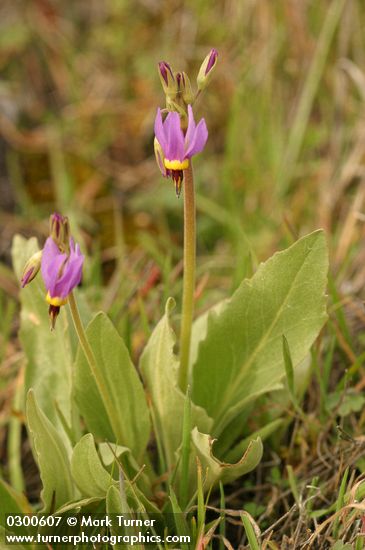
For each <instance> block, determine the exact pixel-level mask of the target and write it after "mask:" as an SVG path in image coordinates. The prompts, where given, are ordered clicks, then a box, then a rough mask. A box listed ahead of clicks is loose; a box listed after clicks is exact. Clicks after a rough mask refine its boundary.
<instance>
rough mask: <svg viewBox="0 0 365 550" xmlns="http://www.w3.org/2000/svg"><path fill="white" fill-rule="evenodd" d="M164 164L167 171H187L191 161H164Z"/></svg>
mask: <svg viewBox="0 0 365 550" xmlns="http://www.w3.org/2000/svg"><path fill="white" fill-rule="evenodd" d="M164 164H165V168H167V170H186V169H187V168H188V167H189V159H185V160H183V161H181V160H169V159H164Z"/></svg>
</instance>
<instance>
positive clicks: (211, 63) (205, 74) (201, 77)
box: [196, 48, 218, 91]
mask: <svg viewBox="0 0 365 550" xmlns="http://www.w3.org/2000/svg"><path fill="white" fill-rule="evenodd" d="M217 59H218V52H217V50H216V49H215V48H212V49H211V50H210V52H209V53H208V55H207V57H206V58H205V59H204V61H203V63H202V65H201V67H200V69H199V73H198V76H197V79H196V82H197V85H198V90H200V91H201V90H204V88H205V87H206V86H207V85H208V84H209V81H210V79H211V77H212V74H213V70H214V68H215V66H216V64H217Z"/></svg>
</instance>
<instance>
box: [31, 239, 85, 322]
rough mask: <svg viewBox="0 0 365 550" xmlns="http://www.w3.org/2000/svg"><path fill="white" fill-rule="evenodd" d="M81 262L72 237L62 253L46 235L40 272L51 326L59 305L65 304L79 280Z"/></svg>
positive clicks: (80, 256)
mask: <svg viewBox="0 0 365 550" xmlns="http://www.w3.org/2000/svg"><path fill="white" fill-rule="evenodd" d="M83 263H84V256H83V255H82V254H81V252H80V248H79V245H77V244H76V245H75V243H74V241H73V239H70V251H69V253H63V252H61V251H60V249H59V247H58V246H57V244H56V243H55V242H54V240H53V239H52V237H48V239H47V240H46V244H45V245H44V248H43V253H42V263H41V273H42V277H43V281H44V284H45V286H46V289H47V296H46V300H47V302H48V303H49V315H50V319H51V326H52V328H54V325H55V321H56V318H57V316H58V313H59V311H60V307H61V306H63V305H64V304H66V302H67V298H68V296H69V294H70V293H71V292H72V290H73V289H74V288H75V287H76V286H77V285H78V284H79V283H80V281H81V277H82V266H83Z"/></svg>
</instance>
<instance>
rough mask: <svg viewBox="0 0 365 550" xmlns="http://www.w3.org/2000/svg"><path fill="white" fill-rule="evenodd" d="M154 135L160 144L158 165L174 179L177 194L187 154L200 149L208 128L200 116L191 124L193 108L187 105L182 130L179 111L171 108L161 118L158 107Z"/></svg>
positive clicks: (196, 152) (202, 147)
mask: <svg viewBox="0 0 365 550" xmlns="http://www.w3.org/2000/svg"><path fill="white" fill-rule="evenodd" d="M155 136H156V139H157V141H158V143H159V145H160V146H161V150H162V153H163V158H161V154H160V153H161V151H159V154H158V155H157V153H156V157H157V160H158V165H159V168H160V170H161V172H162V174H163V175H164V176H165V177H170V178H172V179H173V181H174V182H175V189H176V194H177V196H178V197H179V196H180V193H181V186H182V182H183V177H184V170H186V169H187V168H188V167H189V161H190V159H191V157H193V156H194V155H197V154H198V153H200V152H201V151H202V150H203V149H204V147H205V144H206V142H207V139H208V130H207V126H206V124H205V120H204V118H202V119H201V120H200V121H199V123H198V124H195V120H194V115H193V110H192V108H191V105H188V127H187V130H186V133H185V135H184V132H183V131H182V129H181V124H180V115H179V114H178V113H176V112H171V113H169V114H168V115H167V117H166V119H165V121H164V122H163V121H162V114H161V110H160V109H158V110H157V115H156V119H155Z"/></svg>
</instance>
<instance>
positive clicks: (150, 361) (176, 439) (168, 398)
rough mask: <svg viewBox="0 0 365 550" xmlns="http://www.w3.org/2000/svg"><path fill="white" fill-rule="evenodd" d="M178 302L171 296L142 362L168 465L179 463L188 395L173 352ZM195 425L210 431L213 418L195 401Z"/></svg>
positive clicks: (192, 420)
mask: <svg viewBox="0 0 365 550" xmlns="http://www.w3.org/2000/svg"><path fill="white" fill-rule="evenodd" d="M174 307H175V302H174V300H173V299H171V298H170V299H169V300H168V301H167V303H166V311H165V315H164V316H163V317H162V319H161V321H160V322H159V323H158V325H157V326H156V328H155V330H154V331H153V333H152V335H151V338H150V339H149V341H148V343H147V345H146V347H145V349H144V351H143V354H142V357H141V362H140V369H141V374H142V377H143V380H144V381H145V384H146V387H147V390H148V392H149V397H150V400H151V407H152V410H153V413H152V417H153V419H154V424H155V426H154V428H155V431H156V436H157V438H158V440H159V442H160V443H161V445H162V446H163V449H164V453H165V456H166V461H167V467H168V468H171V467H172V466H173V464H174V463H175V462H176V457H175V451H176V450H177V449H178V448H179V447H180V445H181V439H182V427H183V417H184V403H185V395H184V394H183V393H182V391H181V390H180V388H179V387H178V378H177V376H178V370H177V369H178V364H179V363H178V360H177V358H176V356H175V354H174V345H175V341H176V338H175V334H174V331H173V329H172V327H171V323H170V316H171V312H172V310H173V308H174ZM191 415H192V416H191V422H192V426H198V428H199V429H200V430H202V431H209V430H210V428H211V426H212V420H211V419H210V418H209V417H208V415H207V414H206V412H205V410H204V409H202V408H201V407H197V406H195V405H194V404H193V403H192V406H191Z"/></svg>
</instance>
